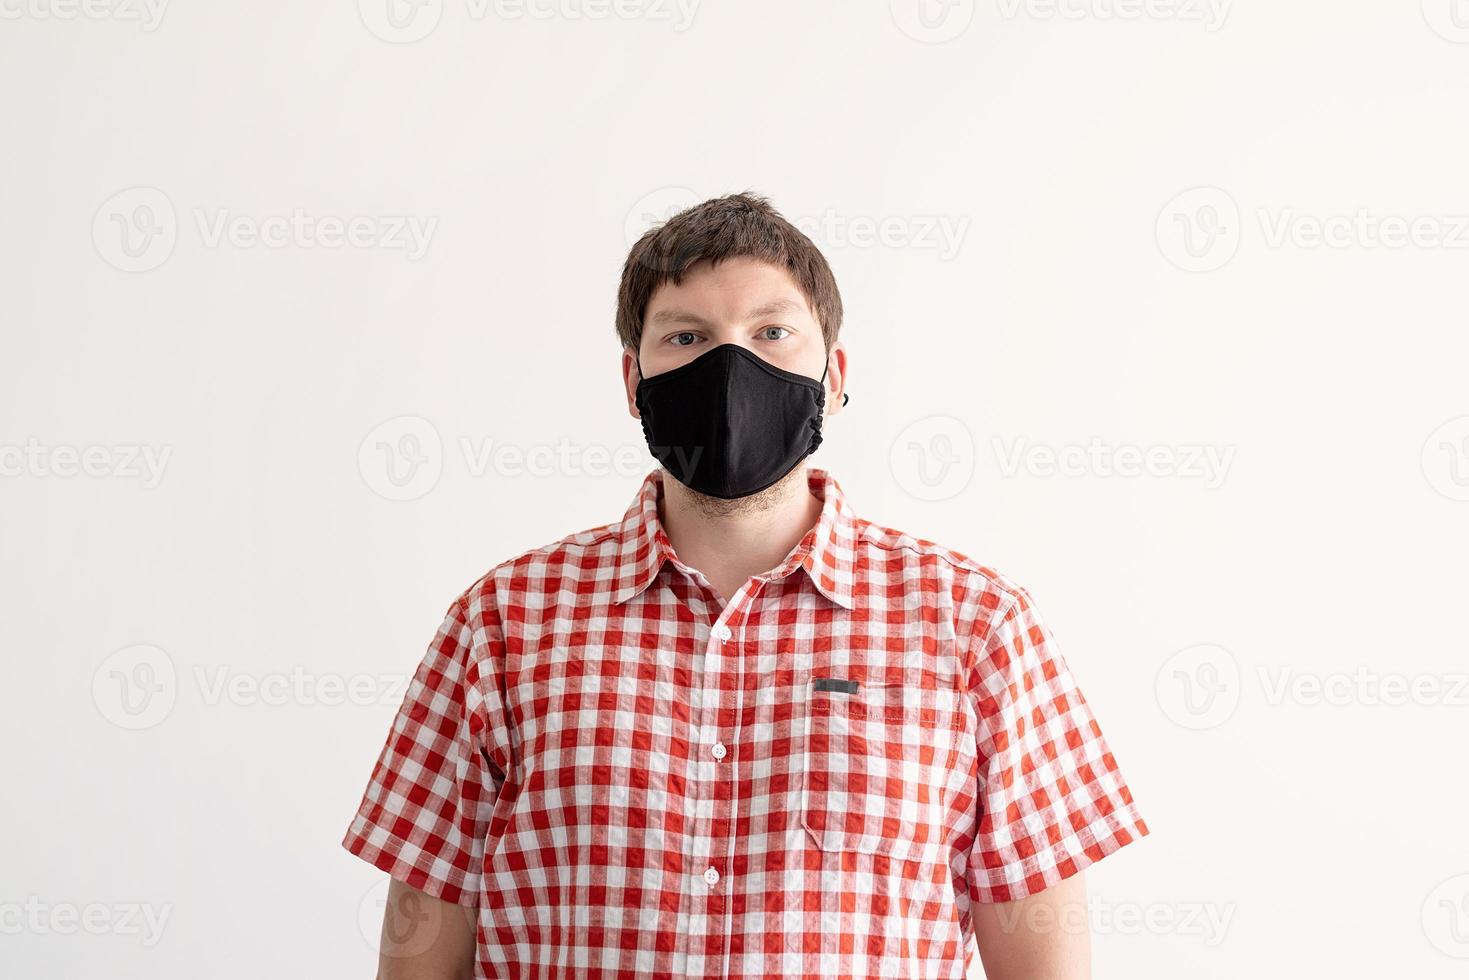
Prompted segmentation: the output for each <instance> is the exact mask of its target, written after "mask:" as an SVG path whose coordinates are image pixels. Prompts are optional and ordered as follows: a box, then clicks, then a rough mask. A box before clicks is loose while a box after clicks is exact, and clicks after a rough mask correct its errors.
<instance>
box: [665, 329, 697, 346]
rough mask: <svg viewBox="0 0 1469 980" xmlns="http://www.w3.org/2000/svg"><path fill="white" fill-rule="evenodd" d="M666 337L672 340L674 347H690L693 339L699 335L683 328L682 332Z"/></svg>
mask: <svg viewBox="0 0 1469 980" xmlns="http://www.w3.org/2000/svg"><path fill="white" fill-rule="evenodd" d="M668 339H669V340H670V341H672V342H673V345H674V346H675V347H690V346H692V345H693V343H694V341H696V340H698V339H699V335H698V334H696V333H694V332H692V331H689V330H685V331H684V332H683V333H676V334H674V335H673V336H672V337H669V338H668Z"/></svg>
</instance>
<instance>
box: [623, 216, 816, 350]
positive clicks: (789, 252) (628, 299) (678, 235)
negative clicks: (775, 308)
mask: <svg viewBox="0 0 1469 980" xmlns="http://www.w3.org/2000/svg"><path fill="white" fill-rule="evenodd" d="M739 255H747V256H750V257H752V258H757V259H763V260H764V261H766V262H769V263H771V264H772V265H775V266H778V267H779V268H782V269H785V270H786V271H787V272H789V273H790V274H791V278H792V279H794V280H795V281H796V286H797V287H799V288H800V290H801V292H802V294H803V295H804V296H805V297H806V302H808V303H810V304H811V309H812V311H813V312H814V313H815V314H816V319H817V322H819V323H820V324H821V333H822V336H823V338H824V339H825V341H826V349H827V350H831V345H832V344H834V343H835V342H836V339H837V331H838V330H840V329H841V326H842V296H841V293H839V292H838V291H837V282H836V277H835V276H833V275H832V274H831V266H829V265H827V264H826V258H825V257H824V256H822V254H821V252H820V251H819V250H818V249H817V248H816V245H815V244H814V243H813V242H812V241H811V239H809V238H807V237H806V236H805V235H804V234H802V232H801V230H800V229H799V228H797V227H796V226H795V225H793V224H791V223H790V222H789V221H787V220H786V219H785V218H783V217H782V216H781V214H780V212H779V211H777V210H775V208H774V207H773V206H771V203H770V201H769V200H768V199H767V198H765V197H762V196H761V195H759V194H753V193H750V192H748V191H746V192H744V193H741V194H728V195H726V196H724V197H715V198H710V199H709V200H707V201H705V202H704V203H702V204H696V205H694V206H693V207H690V208H685V209H684V210H682V211H680V212H678V213H677V214H675V215H674V216H673V217H672V218H669V219H668V220H667V221H665V222H663V223H662V224H661V225H656V226H654V227H653V228H650V229H649V230H648V231H647V232H645V233H644V234H643V237H642V238H639V239H638V241H637V244H635V245H634V246H633V247H632V250H631V251H630V252H628V254H627V262H626V263H625V264H624V265H623V267H622V284H621V285H620V286H619V287H618V290H617V336H618V338H620V339H621V340H622V346H623V347H627V348H631V349H633V350H636V349H637V348H638V345H639V344H641V343H642V340H643V316H644V315H645V314H646V313H647V311H648V301H649V300H651V299H652V298H653V294H654V293H655V292H657V290H658V287H659V286H661V285H663V284H664V283H665V282H668V281H669V280H672V281H673V284H674V285H675V286H676V285H678V284H679V283H681V282H682V281H683V277H684V274H685V273H686V272H687V271H688V268H689V266H691V265H693V264H694V263H695V262H698V261H699V260H701V259H709V260H710V261H711V262H713V263H715V264H718V263H719V262H720V261H721V260H723V259H727V258H733V257H735V256H739Z"/></svg>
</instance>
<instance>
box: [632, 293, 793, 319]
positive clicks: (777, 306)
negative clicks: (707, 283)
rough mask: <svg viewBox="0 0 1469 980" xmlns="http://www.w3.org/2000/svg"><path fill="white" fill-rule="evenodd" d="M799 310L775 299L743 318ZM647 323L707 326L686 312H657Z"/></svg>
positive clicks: (791, 304)
mask: <svg viewBox="0 0 1469 980" xmlns="http://www.w3.org/2000/svg"><path fill="white" fill-rule="evenodd" d="M800 309H801V307H800V304H798V303H793V302H791V301H790V300H788V299H777V300H773V301H771V302H769V303H764V304H762V305H760V306H757V307H755V308H754V309H753V310H750V311H749V312H748V313H746V314H745V317H744V318H745V320H746V321H749V320H759V319H761V318H762V317H767V316H773V315H775V314H777V313H795V312H800ZM648 322H649V323H650V324H652V323H659V324H662V323H693V324H697V325H699V326H705V325H707V324H708V321H707V320H705V319H704V318H703V317H701V316H699V315H698V314H697V313H690V312H689V311H688V310H659V311H658V312H657V313H654V314H653V315H652V316H651V317H649V318H648Z"/></svg>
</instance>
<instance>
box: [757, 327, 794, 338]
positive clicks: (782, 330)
mask: <svg viewBox="0 0 1469 980" xmlns="http://www.w3.org/2000/svg"><path fill="white" fill-rule="evenodd" d="M790 332H791V331H790V328H789V327H766V328H765V329H764V330H761V331H760V337H761V338H762V339H764V340H780V339H781V338H783V337H785V335H786V334H788V333H790Z"/></svg>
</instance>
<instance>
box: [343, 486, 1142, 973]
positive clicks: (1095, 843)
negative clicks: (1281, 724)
mask: <svg viewBox="0 0 1469 980" xmlns="http://www.w3.org/2000/svg"><path fill="white" fill-rule="evenodd" d="M807 478H808V480H809V482H810V486H811V489H812V492H813V493H815V494H817V495H818V496H819V497H820V498H821V499H822V502H823V503H822V511H821V517H820V519H819V521H818V522H817V524H816V526H815V527H813V528H812V530H811V531H810V532H809V533H808V534H807V535H806V536H805V538H804V539H803V540H802V541H801V542H800V543H799V544H798V545H797V546H796V547H795V549H793V550H792V551H791V553H790V554H789V556H787V558H786V559H785V561H784V562H783V563H782V564H781V565H780V566H779V567H777V568H775V569H773V570H772V571H770V572H768V573H767V574H764V575H760V576H756V577H755V578H753V579H751V580H750V581H748V582H747V583H746V584H745V586H744V587H743V588H741V590H740V591H739V592H737V593H736V594H735V595H734V596H732V597H730V599H729V602H728V605H726V606H723V607H721V605H720V600H719V598H718V597H717V596H716V595H715V593H714V591H713V589H712V588H711V587H710V586H709V584H708V582H707V580H706V579H705V578H704V576H703V575H702V574H700V573H699V572H697V571H695V570H693V569H691V568H689V567H688V566H687V565H685V564H683V563H682V562H681V561H679V559H678V557H677V556H676V555H675V554H674V553H673V549H672V548H671V546H670V545H669V542H668V537H667V535H666V534H665V533H664V530H663V527H662V525H661V523H660V521H659V518H658V504H659V500H660V499H661V496H662V492H663V484H662V479H663V473H662V471H661V470H654V471H653V472H652V473H650V474H649V475H648V477H647V478H646V480H645V481H644V483H643V485H642V488H641V490H640V491H639V493H638V495H637V498H636V500H635V501H634V502H633V504H632V506H631V507H630V508H629V509H628V511H627V514H626V516H625V517H624V518H623V520H622V521H621V522H620V523H617V524H611V525H606V526H603V527H599V528H595V529H592V530H588V531H583V532H581V533H578V534H574V535H571V536H570V537H567V538H564V539H562V540H561V541H558V542H556V543H554V544H551V545H548V546H546V547H543V548H540V549H537V550H535V551H531V552H528V553H526V554H523V555H520V556H519V557H516V558H513V559H511V560H509V561H507V562H504V563H503V564H501V565H499V566H497V567H496V568H494V569H492V570H491V571H490V572H488V573H487V574H486V575H485V576H484V577H483V578H481V579H480V580H479V581H477V582H476V583H474V585H472V586H470V588H469V589H467V590H466V591H465V592H464V593H463V594H462V595H460V596H459V597H458V598H457V599H456V600H455V601H454V603H453V604H452V605H451V606H450V607H449V609H448V611H447V613H446V615H445V617H444V621H443V623H442V625H441V626H440V627H439V630H438V634H437V636H435V637H434V639H433V642H432V643H431V644H430V645H429V648H428V652H427V654H426V656H425V657H424V658H423V661H422V663H421V664H420V665H419V668H418V671H417V674H416V676H415V677H414V680H413V682H412V684H411V687H410V689H409V691H408V693H407V696H406V697H405V699H404V702H403V705H402V707H401V709H400V710H399V712H398V715H397V717H396V719H395V720H394V722H393V726H392V731H391V732H390V734H389V736H388V739H387V744H386V745H385V746H384V747H383V750H382V754H381V756H380V757H379V759H378V762H377V765H376V767H375V768H374V770H373V773H372V778H371V781H370V783H369V784H368V787H367V791H366V793H365V794H364V795H363V798H362V803H361V806H360V808H359V810H358V812H357V815H356V818H355V819H354V820H353V821H352V823H351V826H350V827H349V828H348V830H347V833H346V836H345V838H344V840H343V842H342V843H343V845H344V846H345V847H346V848H347V849H348V850H349V851H351V852H352V853H354V854H357V855H359V856H361V857H362V858H364V859H365V860H367V861H370V862H371V863H372V864H374V865H376V866H377V867H379V868H381V869H382V870H384V871H386V872H388V874H390V875H392V876H393V877H395V878H399V879H401V880H403V881H405V882H407V883H408V884H410V885H412V886H413V887H415V888H418V889H421V890H422V891H425V892H427V893H429V894H430V895H434V896H437V897H439V898H441V899H444V900H446V901H449V902H457V903H461V904H464V905H472V906H477V907H478V909H479V912H478V919H479V935H478V947H479V948H478V957H477V959H478V971H477V974H476V975H477V976H478V977H529V976H536V977H542V976H544V977H632V976H663V977H680V978H682V977H775V976H779V977H794V976H830V977H837V976H840V977H955V978H958V977H963V976H964V975H965V972H966V971H967V969H968V968H969V960H970V958H971V957H970V956H969V955H968V954H969V947H968V943H967V940H968V937H969V935H970V933H971V927H970V909H971V908H972V906H973V905H974V903H976V902H1003V901H1010V900H1014V899H1018V898H1021V897H1023V896H1026V895H1029V894H1031V893H1033V892H1036V891H1039V890H1041V889H1043V888H1046V887H1047V886H1049V885H1052V884H1055V883H1056V882H1058V881H1060V880H1061V879H1063V878H1065V877H1067V876H1069V875H1071V874H1073V873H1075V872H1076V871H1078V870H1080V869H1081V868H1084V867H1086V866H1087V865H1088V864H1091V863H1092V862H1094V861H1096V860H1098V859H1099V858H1101V857H1103V856H1104V855H1106V854H1109V853H1110V852H1112V851H1114V850H1116V849H1117V848H1119V847H1122V846H1123V845H1125V844H1127V843H1129V842H1130V841H1132V840H1134V839H1135V838H1137V837H1140V836H1143V835H1144V834H1146V833H1147V832H1148V831H1147V827H1146V825H1145V824H1144V823H1143V821H1142V819H1141V818H1140V817H1139V815H1138V813H1137V811H1136V810H1135V809H1134V807H1133V802H1132V797H1131V794H1130V793H1129V792H1128V789H1127V786H1126V785H1125V783H1124V782H1123V779H1122V777H1121V775H1120V774H1119V772H1118V770H1117V765H1116V762H1115V761H1114V760H1113V757H1112V755H1111V753H1110V752H1109V750H1108V748H1107V744H1106V742H1105V740H1104V739H1103V737H1102V734H1101V731H1100V729H1099V728H1098V727H1097V723H1096V722H1095V721H1094V720H1093V718H1092V715H1091V713H1090V711H1089V710H1088V707H1087V703H1086V701H1085V700H1084V699H1083V697H1082V695H1081V692H1080V690H1078V689H1077V687H1076V684H1075V682H1074V681H1073V679H1072V676H1071V674H1070V672H1069V670H1068V669H1067V666H1066V664H1065V662H1064V661H1063V660H1062V658H1061V655H1060V654H1059V653H1058V652H1057V649H1056V644H1055V641H1054V640H1053V639H1052V637H1051V634H1050V632H1049V630H1048V629H1047V627H1046V626H1045V624H1044V623H1043V622H1042V620H1041V619H1040V617H1039V615H1038V614H1037V612H1036V608H1035V605H1034V604H1033V603H1032V601H1031V598H1030V596H1029V595H1028V594H1027V593H1026V591H1025V590H1024V589H1022V588H1021V587H1020V586H1018V585H1016V584H1015V583H1014V582H1011V581H1010V580H1008V579H1007V578H1005V577H1004V576H1002V575H1000V574H998V573H997V572H995V571H993V570H991V569H988V568H985V567H983V566H981V565H978V564H976V563H975V562H974V561H972V560H971V559H969V558H967V557H965V556H963V555H961V554H959V553H957V552H954V551H951V550H948V549H946V548H942V547H940V546H938V545H935V544H933V543H932V542H928V541H924V540H921V539H916V538H913V537H910V536H908V535H905V534H902V533H900V532H898V531H894V530H891V529H889V528H884V527H880V526H877V525H874V524H872V523H869V522H867V521H864V520H861V519H859V518H857V517H855V516H854V515H853V514H852V513H851V511H850V509H849V507H848V504H847V503H846V501H845V500H844V498H843V495H842V492H841V489H840V487H839V486H838V485H837V482H836V481H835V480H834V479H833V478H832V477H831V476H830V475H829V474H828V473H826V472H825V471H824V470H820V469H815V468H811V469H808V470H807Z"/></svg>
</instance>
